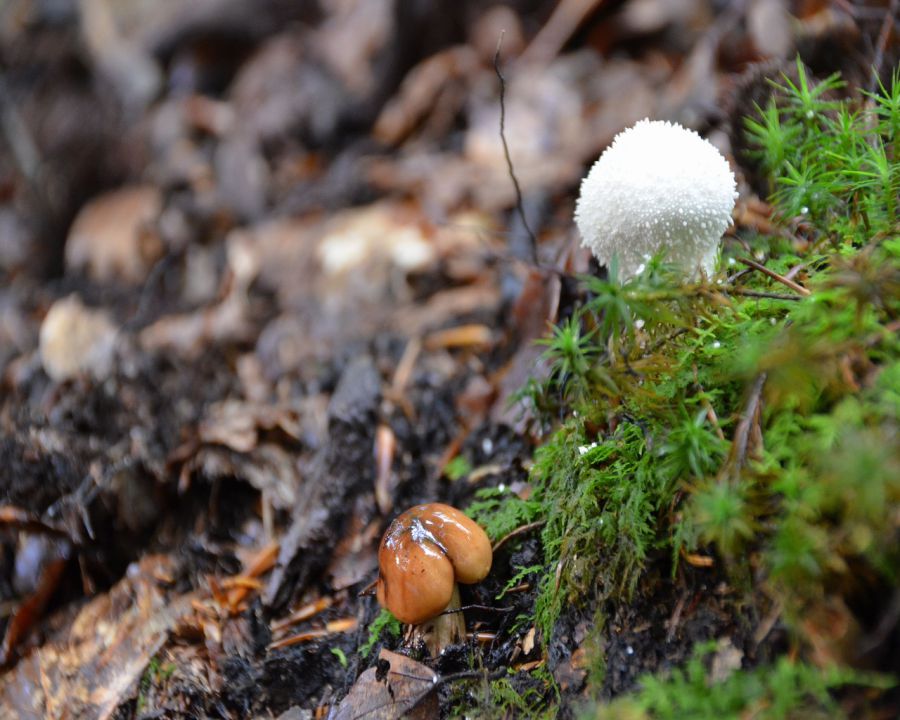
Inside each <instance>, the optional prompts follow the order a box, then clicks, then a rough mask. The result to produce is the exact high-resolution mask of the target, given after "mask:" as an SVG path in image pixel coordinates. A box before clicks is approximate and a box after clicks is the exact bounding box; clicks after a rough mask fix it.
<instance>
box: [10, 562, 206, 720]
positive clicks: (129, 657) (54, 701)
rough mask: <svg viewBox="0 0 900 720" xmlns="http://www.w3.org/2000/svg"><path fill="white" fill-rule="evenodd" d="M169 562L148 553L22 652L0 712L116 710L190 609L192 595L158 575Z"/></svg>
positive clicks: (28, 719) (50, 717)
mask: <svg viewBox="0 0 900 720" xmlns="http://www.w3.org/2000/svg"><path fill="white" fill-rule="evenodd" d="M171 562H172V561H171V559H169V558H166V557H163V556H159V555H150V556H147V557H145V558H144V559H143V560H141V562H140V563H138V564H136V565H133V566H132V568H131V569H130V571H129V572H128V573H127V574H126V576H125V578H124V579H123V580H121V581H119V583H118V584H117V585H116V586H115V587H113V589H112V590H110V592H109V593H107V594H104V595H101V596H99V597H97V598H95V599H94V600H92V601H91V602H90V603H88V604H87V605H86V606H85V607H84V608H82V610H81V611H80V612H79V613H78V616H77V617H76V618H75V621H74V622H73V623H72V624H71V626H70V627H69V628H68V629H67V631H66V632H64V633H63V634H62V635H61V636H60V637H59V638H57V639H55V640H54V641H52V642H48V643H47V644H46V645H44V646H42V647H41V648H39V649H38V650H36V651H35V652H33V653H32V654H31V655H29V656H28V657H27V658H25V659H23V660H21V661H20V662H19V663H18V664H17V665H16V667H15V668H14V669H13V670H12V671H10V672H9V673H8V674H7V675H5V676H4V677H3V679H2V684H0V717H9V718H13V717H15V718H19V720H32V719H33V720H42V719H43V720H63V718H73V717H78V718H81V719H82V720H107V719H108V718H112V717H114V715H115V713H116V710H117V708H118V707H119V706H120V705H121V704H122V703H123V702H126V701H127V700H129V699H130V698H131V697H133V695H134V692H135V691H136V689H137V683H138V682H139V680H140V678H141V675H142V674H143V672H144V670H145V669H146V667H147V663H148V662H149V661H150V659H151V658H152V657H153V656H154V655H155V654H156V653H157V652H158V651H159V650H160V648H161V647H162V645H163V643H164V642H165V641H166V638H167V637H168V634H169V632H170V631H171V630H172V629H173V628H174V627H175V626H176V624H177V623H178V622H179V621H180V620H181V619H182V618H184V617H186V616H187V615H188V614H189V613H190V611H191V605H190V601H191V600H192V599H193V598H192V596H191V595H183V596H181V597H178V598H174V599H173V598H167V597H166V595H165V593H164V592H163V591H162V590H161V589H160V588H159V587H158V585H157V582H156V580H155V579H154V575H155V572H157V571H159V570H163V571H167V570H168V568H169V566H170V565H171Z"/></svg>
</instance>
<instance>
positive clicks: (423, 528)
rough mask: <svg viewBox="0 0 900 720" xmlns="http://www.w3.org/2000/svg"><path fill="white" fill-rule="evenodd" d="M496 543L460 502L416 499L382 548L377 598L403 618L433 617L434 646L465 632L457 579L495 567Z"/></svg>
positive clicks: (479, 576) (470, 579) (471, 579)
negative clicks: (460, 507) (463, 510)
mask: <svg viewBox="0 0 900 720" xmlns="http://www.w3.org/2000/svg"><path fill="white" fill-rule="evenodd" d="M491 560H492V552H491V543H490V540H488V536H487V535H486V534H485V532H484V530H482V529H481V527H479V526H478V524H477V523H476V522H474V521H473V520H471V519H469V518H468V517H466V516H465V515H463V513H461V512H460V511H459V510H457V509H456V508H453V507H450V506H449V505H443V504H441V503H430V504H428V505H416V506H415V507H413V508H410V509H409V510H407V511H406V512H405V513H403V514H401V515H399V516H398V517H397V518H395V519H394V521H393V522H392V523H391V524H390V527H388V529H387V532H385V534H384V537H383V538H382V540H381V547H380V548H379V550H378V568H379V573H378V582H377V586H376V594H377V596H378V602H379V603H380V604H381V605H382V607H385V608H387V609H388V610H390V611H391V613H393V615H394V616H395V617H396V618H397V619H398V620H400V621H401V622H405V623H410V624H412V625H419V624H422V623H425V622H426V621H429V620H432V619H434V624H435V627H434V635H435V636H436V637H437V638H438V639H437V640H436V641H435V643H434V644H432V649H433V650H435V649H437V650H438V651H439V648H440V647H442V646H443V645H445V644H446V643H447V642H453V641H456V640H458V639H459V638H461V637H464V635H465V623H464V622H463V619H462V613H461V612H457V613H452V612H451V613H447V612H446V611H447V610H453V609H456V608H458V607H459V592H458V590H457V587H456V583H457V582H461V583H465V584H471V583H476V582H479V581H480V580H483V579H484V577H485V576H486V575H487V574H488V572H489V571H490V569H491Z"/></svg>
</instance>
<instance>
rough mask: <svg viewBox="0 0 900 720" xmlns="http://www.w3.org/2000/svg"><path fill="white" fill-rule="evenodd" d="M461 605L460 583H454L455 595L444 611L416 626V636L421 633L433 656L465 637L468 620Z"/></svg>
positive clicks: (451, 597)
mask: <svg viewBox="0 0 900 720" xmlns="http://www.w3.org/2000/svg"><path fill="white" fill-rule="evenodd" d="M461 607H462V602H461V601H460V598H459V585H458V584H457V583H453V595H451V596H450V602H449V603H447V607H446V608H445V609H444V611H443V612H442V613H441V614H440V615H438V616H436V617H433V618H431V620H427V621H426V622H424V623H422V624H421V625H416V626H415V628H414V630H413V632H414V637H415V636H416V635H419V636H420V637H421V638H422V639H423V640H424V642H425V647H427V648H428V652H429V653H430V654H431V657H433V658H436V657H437V656H438V655H440V654H441V653H442V652H443V651H444V648H446V647H447V646H448V645H453V644H454V643H458V642H460V641H461V640H464V639H465V637H466V620H465V618H464V617H463V612H462V610H460V608H461Z"/></svg>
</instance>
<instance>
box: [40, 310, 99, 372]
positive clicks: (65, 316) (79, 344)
mask: <svg viewBox="0 0 900 720" xmlns="http://www.w3.org/2000/svg"><path fill="white" fill-rule="evenodd" d="M116 335H117V330H116V326H115V325H114V324H113V322H112V320H111V319H110V317H109V315H108V314H107V313H106V312H104V311H103V310H92V309H90V308H88V307H85V305H84V304H83V303H82V302H81V300H80V299H79V297H78V296H77V295H70V296H69V297H67V298H64V299H62V300H57V301H56V302H55V303H53V305H52V306H51V308H50V310H49V311H48V312H47V315H46V316H45V317H44V321H43V323H41V332H40V353H41V362H42V363H43V366H44V370H45V371H46V373H47V375H49V376H50V377H51V378H53V379H54V380H56V381H57V382H63V381H65V380H70V379H72V378H74V377H76V376H77V375H79V374H81V373H87V374H89V375H92V376H93V377H94V378H96V379H98V380H103V379H105V378H106V376H107V375H108V374H109V372H110V370H111V369H112V361H113V353H114V351H115V343H116Z"/></svg>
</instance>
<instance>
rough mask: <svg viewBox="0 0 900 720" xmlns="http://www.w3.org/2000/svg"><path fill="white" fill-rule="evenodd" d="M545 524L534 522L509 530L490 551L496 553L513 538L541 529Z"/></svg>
mask: <svg viewBox="0 0 900 720" xmlns="http://www.w3.org/2000/svg"><path fill="white" fill-rule="evenodd" d="M545 523H546V520H536V521H535V522H530V523H528V524H527V525H522V526H520V527H517V528H516V529H515V530H511V531H510V532H508V533H507V534H506V535H504V536H503V537H502V538H500V539H499V540H498V541H497V542H496V543H494V547H493V548H492V550H493V551H494V552H497V550H499V549H500V548H501V547H503V546H504V545H505V544H506V543H507V542H508V541H509V540H512V539H513V538H514V537H518V536H519V535H523V534H524V533H527V532H531V531H532V530H534V529H536V528H539V527H542V526H543V525H544V524H545Z"/></svg>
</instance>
